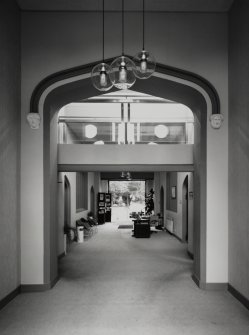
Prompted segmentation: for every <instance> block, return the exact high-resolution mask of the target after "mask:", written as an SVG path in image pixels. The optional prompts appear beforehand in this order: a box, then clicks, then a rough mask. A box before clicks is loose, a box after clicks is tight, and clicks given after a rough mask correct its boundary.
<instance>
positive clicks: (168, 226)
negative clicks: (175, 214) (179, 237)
mask: <svg viewBox="0 0 249 335" xmlns="http://www.w3.org/2000/svg"><path fill="white" fill-rule="evenodd" d="M166 229H167V230H168V231H169V232H170V233H173V232H174V221H173V219H172V218H167V219H166Z"/></svg>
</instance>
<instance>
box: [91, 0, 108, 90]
mask: <svg viewBox="0 0 249 335" xmlns="http://www.w3.org/2000/svg"><path fill="white" fill-rule="evenodd" d="M102 1H103V8H102V25H103V27H102V33H103V35H102V63H100V64H97V65H96V66H94V68H93V69H92V74H91V78H92V83H93V86H94V87H95V88H96V89H97V90H99V91H104V92H105V91H108V90H110V89H111V88H112V86H113V84H112V82H111V80H110V71H111V68H110V66H109V65H108V64H106V63H105V60H104V59H105V49H104V48H105V0H102Z"/></svg>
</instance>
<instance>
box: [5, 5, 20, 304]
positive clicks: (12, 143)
mask: <svg viewBox="0 0 249 335" xmlns="http://www.w3.org/2000/svg"><path fill="white" fill-rule="evenodd" d="M0 74H1V75H0V119H1V122H0V175H1V178H0V199H1V201H0V218H1V219H0V220H1V234H0V255H1V258H0V268H1V271H0V300H1V299H3V298H4V297H5V296H7V295H8V294H9V293H10V292H12V291H13V290H15V289H16V288H17V287H18V286H19V285H20V14H19V10H18V7H17V5H16V3H15V1H14V0H13V1H12V0H2V1H1V2H0Z"/></svg>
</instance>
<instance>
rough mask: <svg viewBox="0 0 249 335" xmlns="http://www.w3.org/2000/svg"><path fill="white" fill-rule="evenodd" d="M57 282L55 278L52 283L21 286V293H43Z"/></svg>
mask: <svg viewBox="0 0 249 335" xmlns="http://www.w3.org/2000/svg"><path fill="white" fill-rule="evenodd" d="M58 280H59V277H56V278H55V279H54V280H53V281H52V282H50V283H47V284H35V285H26V284H25V285H21V293H31V292H44V291H48V290H50V289H51V288H52V287H54V285H55V284H56V283H57V281H58Z"/></svg>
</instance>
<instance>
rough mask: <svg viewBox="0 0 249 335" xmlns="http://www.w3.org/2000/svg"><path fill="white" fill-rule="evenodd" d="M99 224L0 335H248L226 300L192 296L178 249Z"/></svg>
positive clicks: (16, 309) (10, 312)
mask: <svg viewBox="0 0 249 335" xmlns="http://www.w3.org/2000/svg"><path fill="white" fill-rule="evenodd" d="M122 224H130V222H128V223H127V222H119V223H106V224H105V225H103V226H99V227H98V232H97V233H96V234H94V235H93V236H92V237H91V238H89V239H87V240H85V241H84V242H83V243H81V244H79V243H78V244H76V243H74V244H73V246H72V247H71V250H70V252H69V253H68V254H67V255H66V257H64V258H62V259H61V260H60V280H59V281H58V283H57V284H56V286H55V287H54V288H53V289H52V290H50V291H46V292H41V293H25V294H21V295H19V296H17V297H16V298H15V299H14V300H13V301H12V302H11V303H9V304H8V305H7V306H6V307H5V308H4V309H3V310H2V311H1V313H0V333H1V335H24V334H25V335H48V334H53V335H64V334H66V335H71V334H72V335H79V334H89V335H90V334H91V335H105V334H108V335H114V334H115V335H116V334H118V335H124V334H125V335H133V334H134V335H135V334H136V335H142V334H143V335H147V334H155V335H157V334H160V335H161V334H168V335H179V334H186V335H190V334H191V335H197V334H198V335H211V334H212V335H223V334H224V335H225V334H226V335H228V334H230V335H234V334H243V335H246V334H249V312H248V310H246V309H245V308H244V307H243V306H242V305H241V304H240V303H239V302H238V301H237V300H236V299H234V298H233V297H232V296H231V295H230V294H229V293H228V292H214V291H202V290H200V289H199V288H198V287H197V286H196V285H195V283H194V282H193V281H192V279H191V269H192V265H193V262H192V260H191V259H190V258H189V257H188V255H187V251H186V248H185V245H184V244H182V243H181V242H180V241H178V240H177V239H176V238H174V237H173V236H172V235H170V234H168V233H167V232H165V231H159V230H158V231H156V230H154V231H153V233H152V234H151V238H140V239H136V238H134V237H132V236H131V229H119V225H122Z"/></svg>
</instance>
